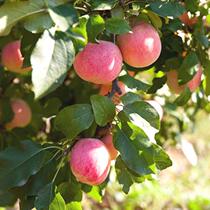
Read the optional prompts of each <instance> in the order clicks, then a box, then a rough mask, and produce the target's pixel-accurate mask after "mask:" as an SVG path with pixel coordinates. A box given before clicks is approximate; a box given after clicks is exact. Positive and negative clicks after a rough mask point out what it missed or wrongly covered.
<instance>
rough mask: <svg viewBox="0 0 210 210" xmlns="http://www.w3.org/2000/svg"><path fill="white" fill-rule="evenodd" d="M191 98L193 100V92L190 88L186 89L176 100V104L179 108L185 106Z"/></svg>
mask: <svg viewBox="0 0 210 210" xmlns="http://www.w3.org/2000/svg"><path fill="white" fill-rule="evenodd" d="M190 98H191V91H190V89H189V88H185V90H184V91H183V92H182V93H181V95H180V96H179V97H177V98H176V100H175V101H174V103H175V104H176V105H177V106H184V105H185V104H186V103H187V102H188V101H189V99H190Z"/></svg>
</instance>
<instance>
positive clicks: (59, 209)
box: [49, 193, 66, 210]
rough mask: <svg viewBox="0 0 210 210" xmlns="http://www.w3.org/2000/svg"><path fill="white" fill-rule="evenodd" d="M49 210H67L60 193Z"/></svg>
mask: <svg viewBox="0 0 210 210" xmlns="http://www.w3.org/2000/svg"><path fill="white" fill-rule="evenodd" d="M49 210H66V204H65V201H64V199H63V197H62V196H61V194H60V193H57V194H56V196H55V198H54V200H53V201H52V203H51V204H50V208H49Z"/></svg>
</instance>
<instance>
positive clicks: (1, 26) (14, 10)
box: [0, 0, 44, 36]
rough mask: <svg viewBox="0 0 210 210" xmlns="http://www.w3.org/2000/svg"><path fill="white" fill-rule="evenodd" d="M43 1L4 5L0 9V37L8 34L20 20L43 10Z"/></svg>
mask: <svg viewBox="0 0 210 210" xmlns="http://www.w3.org/2000/svg"><path fill="white" fill-rule="evenodd" d="M43 7H44V1H40V0H38V1H36V2H35V1H30V2H28V1H27V2H25V1H19V2H13V3H12V2H11V3H5V4H4V5H3V6H1V7H0V36H5V35H7V34H9V32H10V30H11V28H12V27H13V26H14V25H15V24H16V23H17V22H18V21H20V20H22V19H23V18H25V17H28V16H30V15H31V14H34V13H36V12H37V11H40V10H43V11H44V9H43Z"/></svg>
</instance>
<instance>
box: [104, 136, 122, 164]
mask: <svg viewBox="0 0 210 210" xmlns="http://www.w3.org/2000/svg"><path fill="white" fill-rule="evenodd" d="M101 140H102V142H103V143H104V144H105V145H106V148H107V149H108V151H109V154H110V158H111V160H115V159H116V157H117V155H118V151H117V150H116V149H115V147H114V144H113V136H112V134H108V135H106V136H104V137H103V138H102V139H101Z"/></svg>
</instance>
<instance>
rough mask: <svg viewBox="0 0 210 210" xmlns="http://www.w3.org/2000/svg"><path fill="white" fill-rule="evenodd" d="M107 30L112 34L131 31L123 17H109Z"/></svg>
mask: <svg viewBox="0 0 210 210" xmlns="http://www.w3.org/2000/svg"><path fill="white" fill-rule="evenodd" d="M105 25H106V30H107V31H108V32H110V33H112V34H123V33H127V32H129V31H131V28H130V26H129V24H128V22H127V21H126V20H124V19H121V18H116V17H113V18H109V19H107V20H106V23H105Z"/></svg>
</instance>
